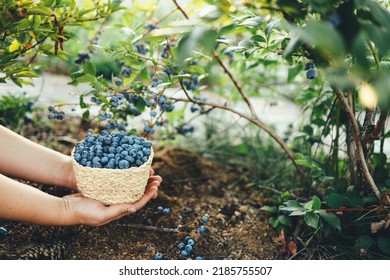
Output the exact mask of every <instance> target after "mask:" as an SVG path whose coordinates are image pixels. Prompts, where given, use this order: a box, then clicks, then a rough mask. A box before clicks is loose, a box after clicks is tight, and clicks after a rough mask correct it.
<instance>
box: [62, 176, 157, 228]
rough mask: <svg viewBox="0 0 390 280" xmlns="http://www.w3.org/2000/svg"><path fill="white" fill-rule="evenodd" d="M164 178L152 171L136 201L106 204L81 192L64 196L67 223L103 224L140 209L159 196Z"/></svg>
mask: <svg viewBox="0 0 390 280" xmlns="http://www.w3.org/2000/svg"><path fill="white" fill-rule="evenodd" d="M161 182H162V178H161V177H160V176H158V175H154V170H153V169H152V170H151V171H150V177H149V180H148V185H147V186H146V189H145V193H144V195H143V196H142V197H141V199H140V200H138V201H136V202H135V203H132V204H130V203H119V204H114V205H111V206H105V205H104V204H103V203H102V202H100V201H97V200H94V199H90V198H86V197H83V196H82V195H81V194H80V193H77V194H72V195H67V196H64V197H63V200H64V203H65V208H66V212H67V220H68V221H67V222H66V223H67V224H71V225H75V224H83V225H91V226H101V225H104V224H107V223H109V222H112V221H114V220H118V219H120V218H122V217H124V216H126V215H130V214H133V213H135V212H136V211H138V210H140V209H141V208H142V207H144V206H145V204H146V203H148V202H149V201H150V200H151V199H155V198H157V191H158V187H159V186H160V184H161Z"/></svg>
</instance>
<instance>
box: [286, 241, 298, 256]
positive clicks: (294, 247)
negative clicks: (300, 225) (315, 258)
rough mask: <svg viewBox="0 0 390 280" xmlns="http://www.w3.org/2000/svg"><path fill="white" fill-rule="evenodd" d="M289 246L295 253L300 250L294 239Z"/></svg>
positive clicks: (292, 252)
mask: <svg viewBox="0 0 390 280" xmlns="http://www.w3.org/2000/svg"><path fill="white" fill-rule="evenodd" d="M287 248H288V250H289V251H290V252H291V254H293V255H295V254H296V253H297V251H298V248H297V244H296V243H295V242H294V241H290V242H288V245H287Z"/></svg>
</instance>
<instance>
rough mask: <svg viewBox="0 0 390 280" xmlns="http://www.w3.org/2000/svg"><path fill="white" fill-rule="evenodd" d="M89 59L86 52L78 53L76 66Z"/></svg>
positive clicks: (89, 56)
mask: <svg viewBox="0 0 390 280" xmlns="http://www.w3.org/2000/svg"><path fill="white" fill-rule="evenodd" d="M90 59H91V54H90V53H86V52H79V53H78V56H77V58H76V59H75V61H74V62H75V63H76V64H82V63H84V62H86V61H89V60H90Z"/></svg>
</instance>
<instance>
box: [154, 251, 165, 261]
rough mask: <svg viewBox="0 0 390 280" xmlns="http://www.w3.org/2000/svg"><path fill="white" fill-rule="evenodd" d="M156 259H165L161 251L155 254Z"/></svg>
mask: <svg viewBox="0 0 390 280" xmlns="http://www.w3.org/2000/svg"><path fill="white" fill-rule="evenodd" d="M154 259H155V260H162V259H163V255H162V254H161V253H157V254H155V255H154Z"/></svg>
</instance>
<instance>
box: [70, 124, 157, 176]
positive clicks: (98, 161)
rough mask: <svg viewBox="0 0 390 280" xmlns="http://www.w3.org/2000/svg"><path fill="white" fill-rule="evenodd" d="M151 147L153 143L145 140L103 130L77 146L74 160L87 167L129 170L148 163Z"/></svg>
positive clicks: (88, 136) (87, 137)
mask: <svg viewBox="0 0 390 280" xmlns="http://www.w3.org/2000/svg"><path fill="white" fill-rule="evenodd" d="M151 147H152V143H151V142H149V141H146V140H145V139H144V138H141V137H135V136H127V135H126V133H125V132H123V131H121V132H118V133H113V134H110V133H109V132H108V131H106V130H102V131H101V132H100V133H99V134H89V135H87V136H86V137H85V139H84V141H83V142H79V143H77V144H76V147H75V152H74V159H75V160H76V161H77V162H78V163H79V164H81V165H82V166H85V167H93V168H107V169H127V168H130V167H139V166H141V165H143V164H144V163H145V162H147V161H148V159H149V156H150V155H151Z"/></svg>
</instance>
